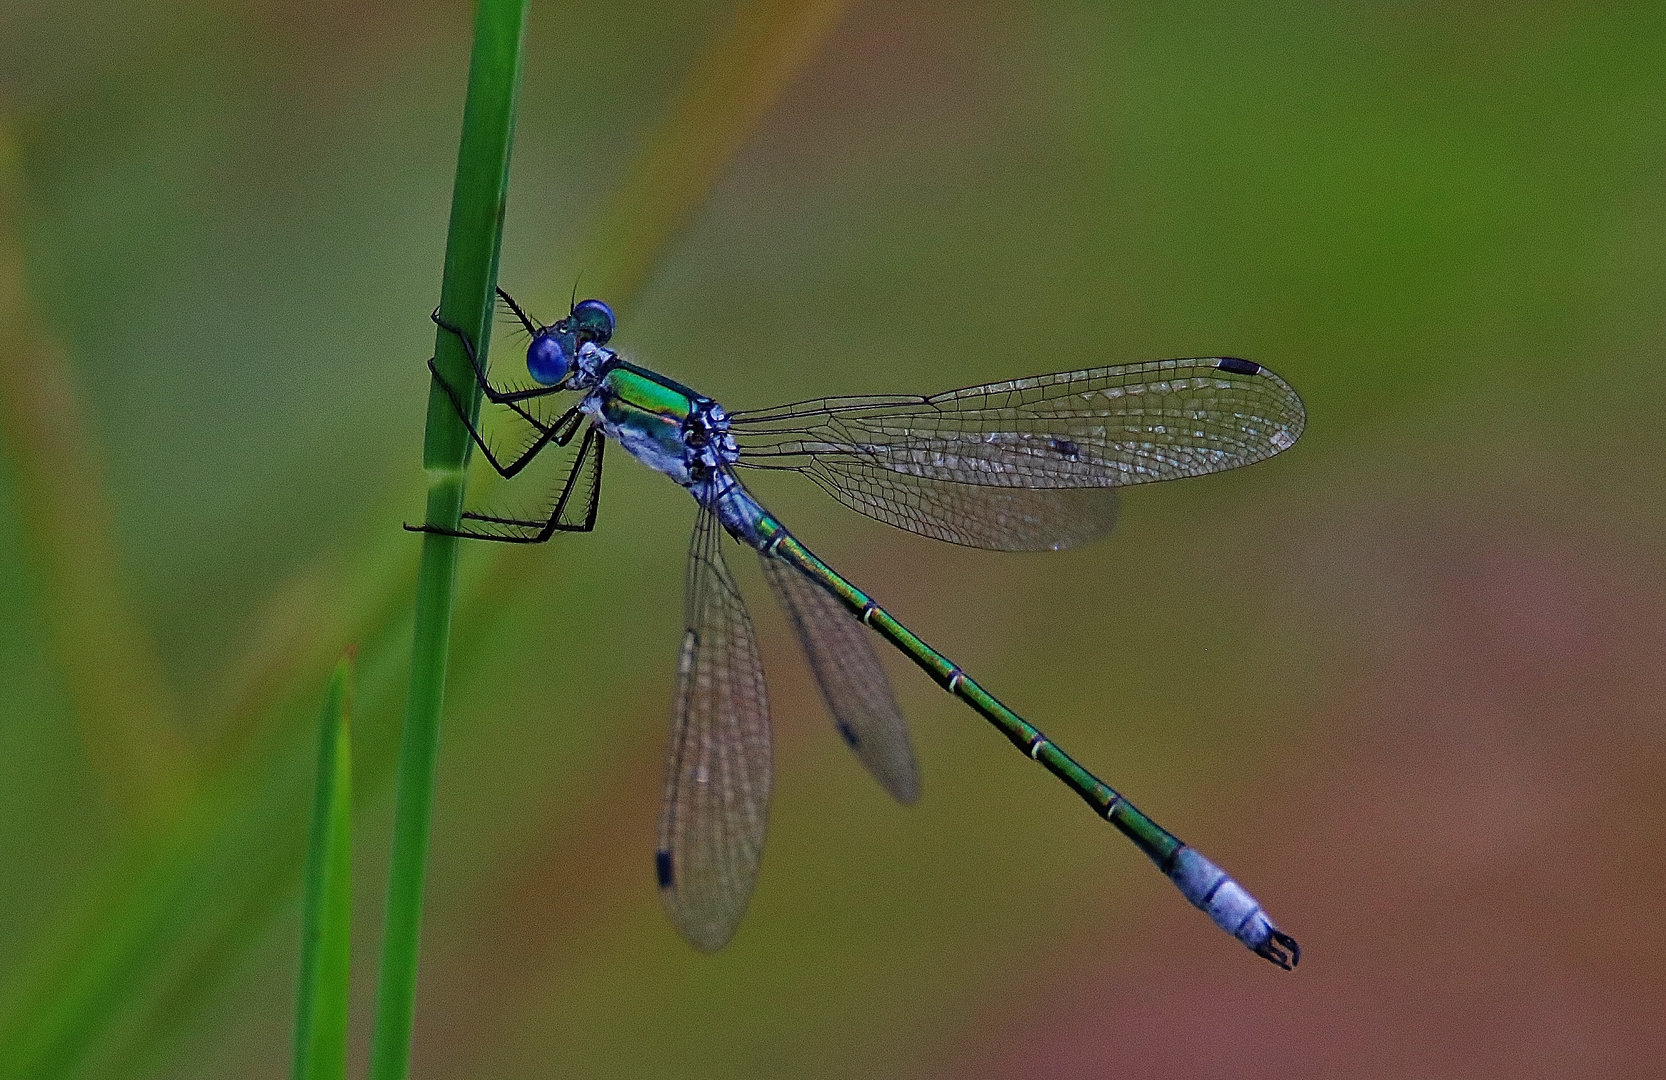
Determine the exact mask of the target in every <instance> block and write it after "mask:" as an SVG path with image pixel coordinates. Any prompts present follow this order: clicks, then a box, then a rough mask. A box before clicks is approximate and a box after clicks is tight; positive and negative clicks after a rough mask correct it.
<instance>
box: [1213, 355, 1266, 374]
mask: <svg viewBox="0 0 1666 1080" xmlns="http://www.w3.org/2000/svg"><path fill="white" fill-rule="evenodd" d="M1215 366H1216V367H1218V368H1220V369H1221V370H1222V371H1230V372H1232V374H1234V375H1255V374H1257V373H1258V372H1260V370H1261V365H1260V364H1257V363H1255V362H1253V361H1250V360H1240V359H1238V358H1237V357H1236V356H1223V357H1221V358H1220V359H1219V360H1217V361H1216V362H1215Z"/></svg>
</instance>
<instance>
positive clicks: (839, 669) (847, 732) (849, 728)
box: [763, 555, 920, 804]
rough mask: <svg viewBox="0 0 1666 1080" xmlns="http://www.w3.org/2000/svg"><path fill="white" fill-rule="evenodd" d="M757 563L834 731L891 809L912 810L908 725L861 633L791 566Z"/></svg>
mask: <svg viewBox="0 0 1666 1080" xmlns="http://www.w3.org/2000/svg"><path fill="white" fill-rule="evenodd" d="M763 563H764V577H766V578H768V579H769V584H770V586H771V587H772V588H773V589H774V590H775V597H776V599H778V600H780V601H781V606H782V607H784V608H785V609H786V610H787V615H788V617H789V618H791V619H792V624H793V627H794V628H795V629H796V630H797V631H798V640H799V642H800V643H801V644H803V646H804V654H805V655H806V656H807V657H809V660H810V670H811V672H813V673H814V674H815V677H816V685H817V686H819V687H820V688H821V696H822V700H823V701H825V702H826V703H827V711H828V712H830V713H832V715H833V724H834V726H835V727H837V728H838V729H839V734H840V735H841V736H843V737H844V740H845V743H846V744H847V745H848V746H849V747H850V748H851V749H852V750H853V751H855V752H856V756H857V758H858V759H860V760H861V762H862V764H863V765H865V766H867V769H868V771H869V772H870V773H872V774H873V776H874V779H875V780H878V781H879V783H880V786H881V787H883V788H884V789H885V790H886V791H888V792H890V793H891V796H892V797H893V798H895V799H896V800H897V801H898V802H900V803H905V804H908V803H913V802H914V801H915V800H916V799H918V798H919V797H920V776H919V771H918V770H917V769H916V767H915V765H914V747H913V746H912V745H910V743H909V739H908V723H907V721H905V720H904V719H903V717H902V710H901V709H899V708H897V701H896V697H895V696H894V695H893V694H892V693H891V680H890V679H888V678H887V677H886V675H885V668H884V667H882V666H881V665H880V663H879V657H878V656H876V655H875V654H874V649H873V642H872V640H871V639H870V638H869V637H868V634H867V631H866V629H865V628H864V627H863V626H862V624H861V623H860V622H858V621H857V619H856V617H855V616H853V615H852V614H851V613H850V612H849V611H847V610H846V609H845V608H844V607H843V606H841V605H840V603H839V601H838V600H836V599H834V598H833V596H832V595H830V594H829V593H828V592H827V591H826V590H825V589H823V588H822V587H821V586H819V585H817V584H816V583H815V582H814V581H811V580H810V579H809V578H808V577H806V576H804V574H803V573H801V572H800V571H799V570H798V569H796V568H795V567H792V566H789V565H788V564H787V563H786V562H784V561H783V560H781V559H778V558H775V557H773V556H769V555H765V556H763Z"/></svg>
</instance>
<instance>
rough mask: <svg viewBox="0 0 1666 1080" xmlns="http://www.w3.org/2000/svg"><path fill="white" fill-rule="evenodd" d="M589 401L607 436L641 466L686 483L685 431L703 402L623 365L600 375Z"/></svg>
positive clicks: (672, 384) (676, 386)
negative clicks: (691, 416) (592, 403)
mask: <svg viewBox="0 0 1666 1080" xmlns="http://www.w3.org/2000/svg"><path fill="white" fill-rule="evenodd" d="M591 398H592V399H593V400H594V401H595V402H596V406H595V407H596V413H597V420H598V421H599V422H600V424H601V426H602V430H603V431H604V432H605V433H606V434H607V435H609V436H611V437H612V438H614V439H617V440H618V441H619V443H620V445H621V446H623V447H624V449H625V450H627V451H629V452H630V453H631V454H632V455H633V456H634V457H636V458H637V459H638V460H640V461H642V462H643V463H644V464H646V465H648V466H650V467H651V468H654V469H657V470H658V471H660V472H663V473H665V474H666V475H667V476H669V477H671V478H672V479H673V480H675V481H677V482H678V483H680V484H687V483H688V482H689V475H688V456H687V453H686V450H687V445H688V444H687V437H686V434H685V428H686V425H687V423H688V419H689V416H690V415H692V414H693V413H694V411H695V409H696V407H697V406H698V405H699V404H700V403H701V402H704V401H705V400H706V399H705V398H703V397H702V396H701V395H699V394H696V393H695V392H694V391H693V390H690V389H689V388H688V387H686V386H683V385H682V384H681V383H676V382H672V381H671V380H670V379H667V378H666V377H665V376H663V375H658V374H655V373H654V372H651V371H647V370H645V369H643V368H639V367H637V366H636V365H635V364H628V363H625V362H624V361H623V360H617V361H614V362H612V363H610V364H609V365H608V366H607V367H606V368H604V369H603V371H602V377H601V382H600V384H599V385H598V386H597V388H596V390H595V391H594V392H593V393H592V394H591Z"/></svg>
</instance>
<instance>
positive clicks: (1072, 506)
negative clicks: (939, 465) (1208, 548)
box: [801, 459, 1122, 551]
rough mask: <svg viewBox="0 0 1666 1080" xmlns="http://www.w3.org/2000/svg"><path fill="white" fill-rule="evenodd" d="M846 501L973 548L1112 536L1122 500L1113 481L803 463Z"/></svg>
mask: <svg viewBox="0 0 1666 1080" xmlns="http://www.w3.org/2000/svg"><path fill="white" fill-rule="evenodd" d="M801 471H803V472H804V473H805V474H806V475H808V476H809V477H810V479H812V480H814V481H815V482H816V483H817V484H819V485H820V486H821V487H822V488H823V490H825V491H826V492H827V493H828V494H830V495H832V496H833V497H834V498H835V499H837V500H839V501H840V502H841V503H843V504H844V505H846V506H848V507H850V508H851V509H852V510H855V511H856V512H857V513H859V514H866V515H867V516H868V517H871V518H873V519H875V520H876V521H883V522H885V523H886V524H887V525H895V526H896V527H897V528H899V529H907V530H908V531H909V532H913V533H919V534H920V535H921V536H929V537H931V538H932V539H934V540H947V541H948V542H949V543H951V544H964V545H966V546H967V547H977V548H993V549H995V550H998V551H1060V550H1063V549H1064V548H1070V547H1075V546H1077V545H1078V544H1085V543H1088V542H1089V541H1092V540H1098V539H1100V538H1101V537H1103V536H1106V535H1108V534H1109V533H1110V532H1111V530H1112V529H1114V528H1116V522H1117V515H1118V511H1119V509H1120V507H1121V504H1122V500H1121V498H1120V496H1118V495H1117V492H1116V489H1115V488H1103V487H1091V488H1021V487H985V486H980V485H976V484H958V483H954V482H952V481H945V480H935V479H932V478H930V477H924V476H914V475H910V474H908V473H899V472H894V471H892V470H890V469H885V468H881V467H879V466H877V465H873V464H869V463H867V462H863V461H855V460H819V459H818V460H816V461H814V462H813V463H811V464H810V465H809V466H807V467H805V468H804V469H802V470H801Z"/></svg>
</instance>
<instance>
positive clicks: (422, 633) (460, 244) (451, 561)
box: [370, 0, 527, 1080]
mask: <svg viewBox="0 0 1666 1080" xmlns="http://www.w3.org/2000/svg"><path fill="white" fill-rule="evenodd" d="M526 11H527V0H480V4H479V7H478V9H477V11H476V14H475V26H474V52H473V55H472V57H471V59H470V62H469V88H468V99H467V101H466V103H465V104H464V107H463V134H462V141H461V146H460V148H459V150H458V155H457V180H456V185H455V187H454V189H453V192H452V203H451V226H450V230H449V232H448V234H447V237H446V253H445V277H444V281H443V282H442V284H441V288H440V312H441V315H442V317H443V318H444V319H445V321H446V322H448V323H450V324H451V325H453V326H459V327H462V328H463V329H464V330H465V331H467V332H468V333H469V335H470V336H471V337H472V338H473V339H474V341H475V342H476V343H477V344H478V347H479V350H480V356H481V358H482V361H484V358H485V354H486V349H487V346H488V342H489V338H490V335H489V334H488V333H487V330H488V328H489V327H490V325H491V317H492V310H493V303H492V301H493V290H494V289H495V288H496V286H497V263H498V251H499V248H500V246H501V243H502V236H503V212H504V206H505V203H506V199H507V192H508V184H509V151H510V146H511V144H512V142H513V140H514V131H515V97H516V92H517V90H518V89H519V85H520V71H521V48H522V40H523V38H524V36H525V31H526ZM434 357H435V365H436V367H437V368H438V369H439V371H440V374H441V376H442V377H444V378H445V379H446V380H447V381H448V382H449V383H450V384H451V385H452V386H455V387H459V388H461V387H473V386H474V376H473V373H472V371H471V370H470V368H469V362H468V358H467V356H466V355H465V354H464V352H463V349H462V346H461V344H460V343H459V342H458V341H457V340H456V338H455V337H454V336H453V335H451V334H449V333H446V332H444V331H439V332H437V333H436V336H435V348H434ZM471 401H472V407H473V408H478V406H479V395H478V394H477V393H476V394H471ZM468 457H469V439H468V433H467V430H466V429H465V428H464V426H463V424H462V423H461V422H460V421H459V420H458V418H457V416H456V415H455V414H454V413H453V411H452V407H451V404H450V402H449V400H447V398H446V395H445V393H444V391H443V390H441V389H440V388H439V387H438V386H435V387H432V388H431V389H430V392H429V395H428V426H427V432H426V435H425V438H424V442H423V450H422V464H423V468H424V469H425V470H426V471H427V475H428V485H429V486H428V508H427V519H426V520H427V521H428V523H429V524H431V525H441V526H445V527H448V528H453V529H454V528H456V527H457V524H458V522H459V520H460V519H461V515H462V509H463V482H464V473H465V469H466V468H467V465H468ZM422 541H423V544H422V560H421V563H420V565H419V567H418V571H417V575H418V576H417V596H416V624H415V636H414V641H413V645H412V650H411V686H410V693H409V696H408V697H407V698H406V704H405V727H404V734H403V738H402V740H401V745H400V752H399V776H398V781H397V784H398V787H397V794H396V796H395V803H394V836H393V854H392V865H391V870H390V874H389V881H388V904H387V921H386V924H385V926H384V929H383V941H382V963H381V971H380V978H379V981H378V984H377V992H376V1023H375V1029H374V1031H373V1033H372V1036H371V1049H370V1078H371V1080H405V1077H406V1076H407V1075H408V1072H409V1066H410V1056H411V1030H412V1021H413V1018H414V1016H415V1012H416V981H417V957H418V952H419V948H418V946H419V937H420V933H421V924H422V887H423V877H424V871H425V869H426V866H427V855H428V827H429V818H430V808H431V805H432V802H433V796H434V767H435V760H436V756H437V754H438V751H439V728H440V710H441V707H442V705H443V703H444V699H445V671H446V654H447V650H448V648H449V646H450V636H451V608H452V593H453V587H454V584H455V579H456V573H457V541H456V540H455V539H453V538H450V537H444V536H435V535H432V534H425V535H424V536H423V538H422Z"/></svg>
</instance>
